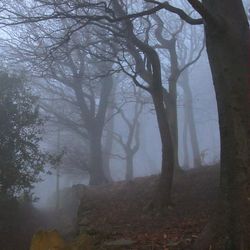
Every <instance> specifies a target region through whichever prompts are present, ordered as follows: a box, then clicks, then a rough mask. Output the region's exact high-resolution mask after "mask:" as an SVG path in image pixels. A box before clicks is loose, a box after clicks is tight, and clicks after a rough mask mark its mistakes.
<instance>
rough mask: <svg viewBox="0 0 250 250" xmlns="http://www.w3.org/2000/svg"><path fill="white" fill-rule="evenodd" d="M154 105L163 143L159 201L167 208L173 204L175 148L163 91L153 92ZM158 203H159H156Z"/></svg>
mask: <svg viewBox="0 0 250 250" xmlns="http://www.w3.org/2000/svg"><path fill="white" fill-rule="evenodd" d="M151 94H152V97H153V103H154V107H155V112H156V117H157V121H158V126H159V131H160V137H161V142H162V166H161V175H160V182H159V189H158V195H156V196H159V198H158V197H157V198H156V199H157V200H158V202H159V204H160V206H161V207H162V208H165V207H167V206H169V205H170V204H171V202H172V200H171V191H172V184H173V175H174V148H173V143H172V137H171V134H170V126H169V122H168V117H167V111H166V109H165V108H164V101H163V93H162V92H161V91H157V90H154V91H152V93H151ZM156 202H157V201H156Z"/></svg>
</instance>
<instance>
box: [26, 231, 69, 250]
mask: <svg viewBox="0 0 250 250" xmlns="http://www.w3.org/2000/svg"><path fill="white" fill-rule="evenodd" d="M30 250H66V244H65V242H64V240H63V239H62V237H61V236H60V234H59V233H58V232H57V231H56V230H53V231H42V230H41V231H38V232H37V233H36V234H34V236H33V238H32V241H31V247H30Z"/></svg>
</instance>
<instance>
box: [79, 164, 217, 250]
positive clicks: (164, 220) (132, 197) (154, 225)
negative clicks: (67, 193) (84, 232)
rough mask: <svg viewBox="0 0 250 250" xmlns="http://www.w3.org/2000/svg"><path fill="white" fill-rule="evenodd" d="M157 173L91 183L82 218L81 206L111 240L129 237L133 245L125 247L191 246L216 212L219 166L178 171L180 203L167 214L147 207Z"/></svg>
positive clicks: (176, 197)
mask: <svg viewBox="0 0 250 250" xmlns="http://www.w3.org/2000/svg"><path fill="white" fill-rule="evenodd" d="M157 178H158V177H157V176H151V177H142V178H136V179H134V180H133V181H130V182H125V181H123V182H116V183H114V184H113V185H108V186H102V187H98V188H88V189H87V191H86V192H84V195H83V198H82V201H81V206H80V209H79V217H80V219H81V212H83V214H84V211H87V212H88V211H90V212H89V213H87V215H85V216H83V217H82V219H83V221H84V223H85V224H86V221H87V222H88V225H89V227H90V228H89V231H90V232H94V233H93V234H97V235H103V236H104V237H106V239H102V244H103V241H105V242H107V244H106V246H107V245H112V242H113V243H114V245H115V244H116V243H117V245H119V242H120V241H121V242H123V241H124V245H126V242H127V243H128V246H127V248H126V247H124V248H121V249H131V250H132V249H133V250H136V249H138V250H157V249H161V250H177V249H178V250H183V249H190V246H191V245H192V243H193V242H194V241H195V239H196V238H197V237H198V235H199V233H200V232H201V230H202V229H203V228H204V226H205V225H206V223H207V221H208V219H209V216H211V214H212V213H213V208H214V206H215V201H216V194H217V189H218V179H219V170H218V167H203V168H201V169H194V170H189V171H187V172H184V173H182V174H178V175H177V176H176V178H175V181H174V187H173V202H174V204H173V206H171V207H169V209H167V211H165V213H164V214H162V213H160V212H159V211H150V210H149V209H147V207H148V204H149V202H150V201H152V200H153V198H154V194H155V193H154V192H155V189H156V185H157ZM78 220H79V219H78ZM78 223H80V224H81V221H78ZM104 245H105V243H104ZM121 245H122V243H121ZM100 249H109V248H108V247H106V248H105V247H104V248H100ZM119 249H120V248H119Z"/></svg>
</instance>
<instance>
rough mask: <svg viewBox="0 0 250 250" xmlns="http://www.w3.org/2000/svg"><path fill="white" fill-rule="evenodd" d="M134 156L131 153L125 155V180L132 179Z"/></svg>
mask: <svg viewBox="0 0 250 250" xmlns="http://www.w3.org/2000/svg"><path fill="white" fill-rule="evenodd" d="M133 158H134V155H133V153H132V152H127V153H126V180H127V181H131V180H133V178H134V163H133Z"/></svg>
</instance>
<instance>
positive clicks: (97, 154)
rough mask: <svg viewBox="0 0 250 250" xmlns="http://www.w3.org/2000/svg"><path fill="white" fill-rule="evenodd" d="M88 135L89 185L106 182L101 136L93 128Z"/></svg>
mask: <svg viewBox="0 0 250 250" xmlns="http://www.w3.org/2000/svg"><path fill="white" fill-rule="evenodd" d="M89 134H90V135H89V137H90V152H89V154H90V180H89V185H100V184H104V183H107V179H106V177H105V173H104V170H103V157H102V143H101V141H102V136H101V133H100V132H97V130H95V129H93V131H91V132H90V133H89Z"/></svg>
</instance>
